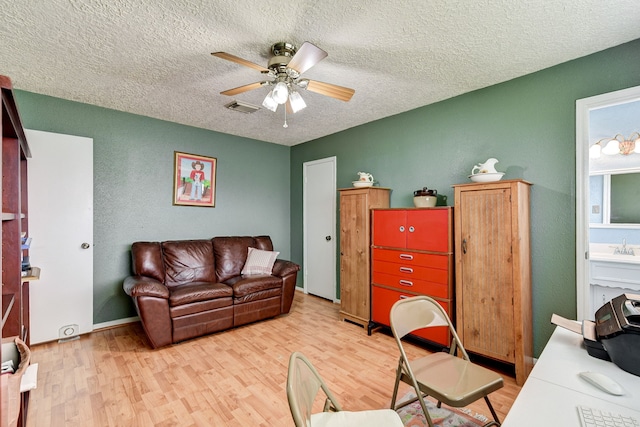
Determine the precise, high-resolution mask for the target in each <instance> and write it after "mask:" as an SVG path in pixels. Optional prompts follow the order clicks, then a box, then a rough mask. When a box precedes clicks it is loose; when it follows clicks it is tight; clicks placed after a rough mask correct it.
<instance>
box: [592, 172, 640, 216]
mask: <svg viewBox="0 0 640 427" xmlns="http://www.w3.org/2000/svg"><path fill="white" fill-rule="evenodd" d="M638 200H640V170H638V171H625V172H620V171H612V172H611V173H591V174H590V177H589V205H590V216H589V223H590V224H589V225H590V227H592V228H593V227H620V226H623V227H624V228H640V210H639V209H638Z"/></svg>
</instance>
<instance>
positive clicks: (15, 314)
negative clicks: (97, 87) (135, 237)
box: [0, 76, 31, 425]
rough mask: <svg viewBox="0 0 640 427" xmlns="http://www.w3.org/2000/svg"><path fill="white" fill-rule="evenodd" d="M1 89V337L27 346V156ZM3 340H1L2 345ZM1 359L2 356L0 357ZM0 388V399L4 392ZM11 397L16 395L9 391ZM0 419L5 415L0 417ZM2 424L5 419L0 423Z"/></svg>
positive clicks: (4, 84) (5, 86)
mask: <svg viewBox="0 0 640 427" xmlns="http://www.w3.org/2000/svg"><path fill="white" fill-rule="evenodd" d="M0 87H1V89H2V249H1V251H2V337H20V338H21V339H22V340H23V341H24V342H25V343H26V344H29V329H28V326H29V283H28V281H27V280H28V278H25V277H22V274H21V273H22V256H23V255H24V256H28V250H23V249H22V242H21V237H22V236H24V235H26V233H27V219H28V215H27V157H30V156H31V153H30V151H29V146H28V145H27V140H26V137H25V135H24V130H23V128H22V123H21V121H20V116H19V114H18V110H17V108H16V105H15V101H14V98H13V91H12V86H11V80H10V79H9V78H8V77H5V76H0ZM5 341H6V340H3V342H5ZM9 344H11V343H10V342H9ZM0 356H2V357H3V359H2V360H4V357H5V356H6V355H4V354H0ZM6 383H7V382H6V381H3V387H0V399H1V400H2V401H5V400H10V399H12V398H13V397H12V396H4V394H5V393H7V392H8V390H7V389H5V387H4V386H5V384H6ZM12 392H13V393H15V392H16V391H15V390H13V391H12ZM20 395H21V396H20V408H21V411H22V412H21V417H20V419H19V420H18V425H23V424H24V423H25V422H26V408H27V402H28V397H29V395H28V392H26V393H20ZM2 416H3V417H6V416H7V414H5V413H3V415H2ZM2 421H3V422H5V421H6V419H3V420H2Z"/></svg>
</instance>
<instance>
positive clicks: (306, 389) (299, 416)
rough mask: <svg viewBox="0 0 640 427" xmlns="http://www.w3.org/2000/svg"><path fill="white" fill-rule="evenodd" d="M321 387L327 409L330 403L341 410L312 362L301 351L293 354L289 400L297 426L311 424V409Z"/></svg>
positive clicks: (290, 364) (288, 379)
mask: <svg viewBox="0 0 640 427" xmlns="http://www.w3.org/2000/svg"><path fill="white" fill-rule="evenodd" d="M320 389H322V391H323V392H324V394H325V395H326V398H327V402H326V403H325V410H326V409H327V406H328V405H331V406H333V408H335V409H336V410H341V408H340V406H339V405H338V403H337V401H336V399H335V397H334V396H333V395H332V394H331V391H330V390H329V388H328V387H327V385H326V384H325V383H324V381H323V380H322V378H321V377H320V374H318V371H316V369H315V368H314V367H313V365H312V364H311V362H309V360H307V358H306V357H305V356H304V355H303V354H302V353H300V352H295V353H293V354H291V357H290V358H289V372H288V375H287V400H288V401H289V408H290V409H291V415H292V417H293V421H294V422H295V424H296V427H308V426H310V425H311V421H310V420H311V411H312V408H313V403H314V401H315V400H316V396H317V395H318V391H319V390H320Z"/></svg>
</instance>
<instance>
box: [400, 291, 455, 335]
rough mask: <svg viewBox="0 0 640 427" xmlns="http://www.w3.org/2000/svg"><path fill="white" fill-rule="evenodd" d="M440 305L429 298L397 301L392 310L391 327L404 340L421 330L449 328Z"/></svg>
mask: <svg viewBox="0 0 640 427" xmlns="http://www.w3.org/2000/svg"><path fill="white" fill-rule="evenodd" d="M446 316H447V315H446V313H443V312H442V308H441V307H440V305H439V304H438V303H437V302H435V301H434V300H432V299H431V298H428V299H427V297H424V298H423V297H413V298H406V299H401V300H399V301H396V303H395V304H394V305H393V307H392V308H391V326H392V327H393V328H394V329H395V331H396V334H397V335H398V336H399V337H400V338H402V337H404V336H405V335H407V334H409V333H411V332H413V331H415V330H417V329H421V328H429V327H432V326H449V322H448V321H447V317H446Z"/></svg>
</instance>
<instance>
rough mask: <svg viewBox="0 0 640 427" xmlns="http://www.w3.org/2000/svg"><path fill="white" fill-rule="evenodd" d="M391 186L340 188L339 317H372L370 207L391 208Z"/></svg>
mask: <svg viewBox="0 0 640 427" xmlns="http://www.w3.org/2000/svg"><path fill="white" fill-rule="evenodd" d="M390 193H391V190H390V189H388V188H380V187H368V188H347V189H342V190H340V319H341V320H348V321H350V322H353V323H357V324H359V325H361V326H363V327H367V326H368V325H369V320H370V308H369V307H370V305H369V301H370V283H371V280H370V276H369V274H370V271H371V269H370V265H371V264H370V247H371V242H370V236H371V213H370V211H371V209H372V208H386V207H389V195H390Z"/></svg>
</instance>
